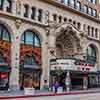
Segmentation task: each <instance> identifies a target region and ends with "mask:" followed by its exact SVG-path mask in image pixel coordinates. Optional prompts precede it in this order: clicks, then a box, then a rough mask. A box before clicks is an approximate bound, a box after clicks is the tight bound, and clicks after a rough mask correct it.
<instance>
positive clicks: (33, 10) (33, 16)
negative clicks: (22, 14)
mask: <svg viewBox="0 0 100 100" xmlns="http://www.w3.org/2000/svg"><path fill="white" fill-rule="evenodd" d="M35 17H36V8H35V7H32V14H31V18H32V19H33V20H35Z"/></svg>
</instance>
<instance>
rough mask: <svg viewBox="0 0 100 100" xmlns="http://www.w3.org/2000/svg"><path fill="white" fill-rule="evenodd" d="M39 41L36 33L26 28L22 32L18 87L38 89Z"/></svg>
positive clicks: (39, 69)
mask: <svg viewBox="0 0 100 100" xmlns="http://www.w3.org/2000/svg"><path fill="white" fill-rule="evenodd" d="M41 73H42V68H41V43H40V39H39V37H38V35H37V34H36V33H35V32H33V31H31V30H27V31H25V32H24V33H23V34H22V37H21V44H20V87H21V89H24V88H35V89H40V81H41Z"/></svg>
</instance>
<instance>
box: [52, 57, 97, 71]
mask: <svg viewBox="0 0 100 100" xmlns="http://www.w3.org/2000/svg"><path fill="white" fill-rule="evenodd" d="M50 68H51V70H55V69H56V68H58V69H59V68H61V69H62V70H73V71H89V72H92V71H94V72H95V71H97V68H96V67H95V65H93V64H90V63H85V62H81V61H77V60H76V59H71V58H69V59H68V58H67V59H56V60H54V61H53V60H51V61H50Z"/></svg>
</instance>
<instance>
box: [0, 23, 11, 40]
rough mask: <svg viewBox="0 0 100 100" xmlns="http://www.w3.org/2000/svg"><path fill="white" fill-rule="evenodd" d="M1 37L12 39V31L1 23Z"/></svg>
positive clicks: (2, 38)
mask: <svg viewBox="0 0 100 100" xmlns="http://www.w3.org/2000/svg"><path fill="white" fill-rule="evenodd" d="M0 39H1V40H5V41H11V37H10V33H9V32H8V30H7V28H6V27H5V26H3V25H2V24H0Z"/></svg>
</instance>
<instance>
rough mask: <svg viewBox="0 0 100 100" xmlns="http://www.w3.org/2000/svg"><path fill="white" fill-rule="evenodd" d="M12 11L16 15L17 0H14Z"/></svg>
mask: <svg viewBox="0 0 100 100" xmlns="http://www.w3.org/2000/svg"><path fill="white" fill-rule="evenodd" d="M12 13H13V14H14V15H16V0H12Z"/></svg>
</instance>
